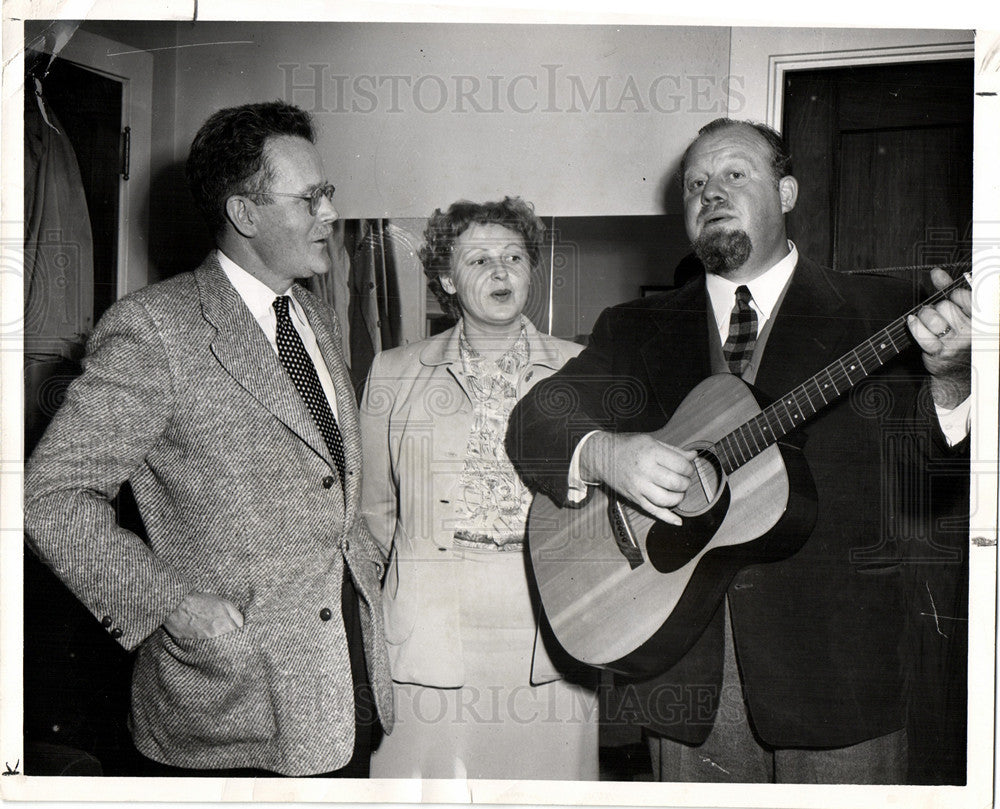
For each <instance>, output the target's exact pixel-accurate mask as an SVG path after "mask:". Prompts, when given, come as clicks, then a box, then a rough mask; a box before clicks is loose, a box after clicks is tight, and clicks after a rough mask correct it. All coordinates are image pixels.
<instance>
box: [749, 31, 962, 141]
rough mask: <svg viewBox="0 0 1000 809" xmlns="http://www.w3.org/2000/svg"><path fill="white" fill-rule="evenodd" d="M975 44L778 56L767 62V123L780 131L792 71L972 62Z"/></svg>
mask: <svg viewBox="0 0 1000 809" xmlns="http://www.w3.org/2000/svg"><path fill="white" fill-rule="evenodd" d="M975 51H976V45H975V43H974V42H948V43H942V44H928V45H900V46H893V47H884V48H860V49H857V50H841V51H817V52H814V53H789V54H776V55H772V56H769V57H768V60H767V121H766V123H767V124H768V126H771V127H773V128H774V129H776V130H778V131H779V132H780V131H781V116H782V112H783V110H784V101H785V94H784V86H785V73H788V72H790V71H793V70H816V69H819V68H836V67H853V66H855V65H888V64H895V63H900V62H935V61H941V60H944V59H972V58H974V56H975Z"/></svg>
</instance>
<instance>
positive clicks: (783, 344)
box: [507, 119, 971, 783]
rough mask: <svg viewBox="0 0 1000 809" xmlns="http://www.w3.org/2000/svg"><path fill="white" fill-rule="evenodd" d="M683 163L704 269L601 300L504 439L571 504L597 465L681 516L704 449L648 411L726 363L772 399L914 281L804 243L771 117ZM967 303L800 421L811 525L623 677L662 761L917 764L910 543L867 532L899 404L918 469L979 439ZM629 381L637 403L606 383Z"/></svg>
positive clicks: (869, 323)
mask: <svg viewBox="0 0 1000 809" xmlns="http://www.w3.org/2000/svg"><path fill="white" fill-rule="evenodd" d="M681 175H682V177H681V182H682V193H683V204H684V210H685V224H686V227H687V231H688V236H689V238H690V239H691V241H692V244H693V248H694V251H695V253H696V255H697V256H698V258H699V259H700V260H701V263H702V264H703V266H704V270H705V272H704V274H701V275H699V276H698V277H696V278H694V279H692V280H690V281H688V282H687V283H686V284H684V285H683V286H681V287H679V288H677V289H674V290H671V291H668V292H665V293H663V294H660V295H657V296H654V297H651V298H644V299H641V300H638V301H632V302H630V303H625V304H621V305H619V306H615V307H612V308H610V309H608V310H606V311H605V312H604V313H603V314H602V315H601V316H600V318H599V319H598V321H597V323H596V325H595V327H594V330H593V334H592V336H591V342H590V345H589V346H588V348H587V349H586V350H585V351H583V352H582V353H581V354H580V355H579V357H577V358H576V359H573V360H570V361H569V362H568V363H567V364H566V365H565V366H564V368H563V369H562V370H561V371H559V372H558V373H556V374H555V375H553V376H552V377H550V378H549V379H547V380H545V381H543V382H541V383H540V384H538V385H537V386H536V387H534V388H533V389H532V390H531V392H530V393H529V394H528V395H527V396H526V397H525V398H523V399H522V400H521V402H520V403H519V404H518V406H517V407H516V408H515V410H514V412H513V414H512V415H511V418H510V428H509V431H508V435H507V449H508V454H509V455H510V457H511V458H512V459H513V461H514V463H515V465H517V466H518V468H519V471H520V472H521V474H522V476H523V477H524V478H525V479H526V480H527V481H528V483H529V485H531V486H532V487H533V488H536V489H538V490H540V491H542V492H544V493H545V494H547V495H548V496H549V497H551V498H552V499H553V500H554V501H555V502H556V503H557V504H561V505H565V506H570V505H572V504H573V503H579V502H581V501H584V500H585V499H586V498H587V497H589V496H590V491H591V489H592V488H593V487H594V486H598V485H600V486H604V487H607V488H609V489H611V490H613V491H614V492H616V493H617V494H618V495H619V496H620V497H622V498H624V499H625V500H627V501H630V502H631V503H632V504H634V505H636V506H638V508H640V509H642V510H643V511H645V512H647V513H648V514H650V515H652V516H653V517H655V518H656V519H658V520H660V521H662V522H665V523H670V524H680V522H681V518H680V517H679V516H678V515H677V514H676V513H675V511H674V510H673V509H674V508H675V507H676V506H677V505H678V504H679V503H680V502H681V500H682V498H683V497H684V494H685V492H686V491H687V489H688V487H689V486H690V485H691V483H692V479H693V475H694V474H695V471H694V467H693V465H692V460H693V458H694V457H695V456H694V453H693V452H692V451H690V450H687V449H684V448H681V447H676V446H671V445H669V444H666V443H664V442H662V441H659V440H657V439H656V438H655V437H654V436H653V435H651V433H652V432H654V431H657V430H659V429H660V428H661V427H662V426H663V425H664V424H665V423H666V422H667V421H668V419H669V418H670V417H671V415H672V414H673V413H674V411H675V410H676V409H677V408H678V406H679V405H680V403H681V402H682V400H683V398H684V397H685V395H686V394H687V393H688V392H689V391H690V390H691V389H692V388H694V387H695V386H696V385H697V384H698V383H699V382H701V381H703V380H704V379H706V378H707V377H708V376H710V375H712V374H715V373H725V372H729V373H733V374H736V375H739V376H741V377H742V379H743V380H744V381H745V382H747V383H751V384H753V385H754V386H755V388H756V389H757V390H758V391H760V393H761V394H762V395H763V396H764V397H765V398H766V399H772V400H773V399H774V398H776V397H780V396H782V395H783V394H785V393H786V392H788V391H791V390H793V389H794V388H795V387H797V386H798V385H800V384H802V383H803V382H804V381H805V380H806V379H808V378H809V377H810V376H811V375H813V374H815V373H817V372H819V371H820V370H821V369H823V368H824V367H826V366H827V365H828V364H830V363H832V362H833V361H835V360H836V359H837V358H839V357H840V356H842V355H843V354H844V353H846V352H848V351H850V350H852V349H853V348H855V347H856V346H857V345H858V344H860V343H861V342H863V341H864V340H867V339H868V338H869V337H870V336H872V335H873V334H875V333H876V332H878V331H879V330H880V329H882V328H883V327H884V326H885V325H886V324H888V323H889V322H890V321H892V320H894V319H895V318H898V317H900V316H901V315H902V314H903V313H904V312H906V311H908V310H909V309H910V308H911V307H913V305H914V303H915V301H914V300H913V289H912V287H911V285H909V284H904V283H900V282H898V281H895V280H892V279H887V278H883V277H871V276H847V275H843V274H838V273H835V272H832V271H830V270H827V269H824V268H822V267H819V266H818V265H816V264H815V263H813V262H812V261H810V260H809V259H808V258H806V257H805V256H803V255H801V254H800V253H799V252H798V250H797V249H796V247H795V245H794V244H793V243H792V242H791V241H789V240H788V237H787V235H786V230H785V214H787V213H788V212H789V211H790V210H792V208H793V207H794V206H795V202H796V199H797V197H798V191H799V189H798V183H797V182H796V180H795V178H794V177H793V176H792V173H791V166H790V159H789V155H788V153H787V150H786V148H785V146H784V144H783V143H782V140H781V137H780V135H778V134H777V133H776V132H774V131H773V130H771V129H769V128H768V127H765V126H762V125H759V124H753V123H750V122H744V121H733V120H729V119H718V120H716V121H713V122H712V123H710V124H708V125H707V126H705V127H703V128H702V129H701V130H700V132H699V133H698V137H697V138H696V139H695V140H694V141H693V143H692V144H691V145H690V146H689V147H688V149H687V151H686V152H685V154H684V158H683V161H682V166H681ZM931 279H932V281H933V283H934V285H935V286H936V287H937V288H938V289H942V288H944V287H945V286H947V285H948V284H949V283H950V280H951V279H950V278H949V277H948V275H947V273H944V272H943V271H941V270H939V269H937V270H934V271H933V272H932V274H931ZM970 311H971V294H970V292H969V290H967V289H966V290H959V291H954V292H952V293H951V294H950V295H948V296H946V297H944V299H943V300H941V301H940V302H938V303H937V304H936V305H934V306H925V307H923V308H921V309H920V310H919V311H918V312H917V313H916V315H913V316H910V317H908V319H907V325H908V327H909V330H910V332H911V334H912V336H913V338H914V341H915V342H916V343H917V345H918V346H919V349H920V351H919V352H918V351H916V350H913V351H912V352H910V353H909V355H907V354H906V353H905V352H904V356H902V357H900V358H898V359H897V361H896V362H894V363H893V364H891V365H889V366H888V367H886V368H884V369H882V370H880V371H879V372H878V373H877V374H875V375H874V376H873V377H871V378H870V379H869V380H867V382H865V383H862V385H859V387H858V389H856V391H857V390H860V389H861V388H862V386H863V385H865V384H869V383H870V384H871V385H876V386H878V388H877V390H878V391H879V395H880V397H881V398H880V401H882V402H884V403H885V407H883V408H875V407H860V406H858V403H859V402H861V401H865V397H864V395H862V396H855V395H853V394H852V395H851V396H842V397H840V398H839V399H838V400H837V401H834V402H831V404H830V405H829V406H828V407H825V408H823V409H822V410H821V411H820V412H819V414H818V415H816V416H815V417H814V418H812V419H811V420H810V421H809V422H808V423H807V424H806V426H805V428H804V429H803V430H799V431H796V433H795V434H794V435H795V436H796V438H797V440H798V441H800V442H801V443H802V452H803V454H804V456H805V460H806V462H807V464H808V467H809V469H810V470H811V472H812V477H813V478H814V481H815V488H816V499H817V502H816V520H815V527H814V528H813V529H812V531H811V532H810V533H809V535H808V536H807V537H803V542H802V545H801V548H800V549H799V550H798V551H797V552H796V553H794V554H793V555H791V556H790V557H788V558H785V559H783V560H780V561H771V562H768V563H760V564H749V565H748V566H746V567H744V568H743V569H742V570H740V571H739V572H738V573H737V574H736V575H735V577H734V578H733V580H732V582H731V583H730V584H729V586H728V589H727V590H726V596H725V598H724V599H723V600H722V601H721V603H720V604H719V606H718V608H717V609H716V610H715V613H714V617H713V618H712V619H711V620H710V621H709V623H708V625H707V628H706V629H705V630H704V632H702V633H701V635H700V636H699V637H698V638H697V640H696V641H695V642H694V644H693V646H692V647H691V648H690V649H689V650H688V651H687V652H686V653H685V654H684V655H683V656H682V657H681V658H680V659H679V660H678V661H677V662H676V663H674V664H673V665H672V666H670V668H669V669H668V670H667V671H666V672H665V673H664V674H662V675H661V676H658V677H656V678H655V679H652V680H646V681H640V682H636V683H631V684H630V685H629V686H628V688H630V689H632V690H631V697H632V698H631V700H630V702H629V706H630V709H631V710H634V711H636V712H637V713H638V715H639V720H638V721H639V723H640V724H641V725H642V726H643V727H644V729H645V731H646V736H647V739H648V741H649V748H650V753H651V757H652V764H653V770H654V775H655V776H656V777H658V778H660V779H661V780H667V781H731V782H736V783H740V782H742V783H747V782H777V783H782V782H784V783H905V782H906V778H907V738H906V727H905V725H906V710H907V703H906V701H907V683H906V671H907V663H908V661H907V660H906V651H905V649H904V648H903V643H902V641H903V638H904V636H905V625H906V621H907V604H906V598H905V577H904V576H903V572H902V570H901V568H902V564H901V562H902V559H901V553H900V554H895V555H894V552H893V551H891V550H890V549H889V548H888V547H887V548H886V549H885V552H884V553H880V554H872V553H870V552H866V550H870V549H872V548H878V547H880V546H881V545H883V544H886V543H885V538H886V532H887V528H886V526H887V525H889V524H890V523H891V521H892V519H893V518H894V513H893V512H892V508H891V506H892V504H891V503H890V502H889V498H887V497H886V496H885V492H886V485H885V481H887V480H892V479H893V477H892V476H893V475H895V474H897V473H898V470H897V469H896V468H895V467H894V465H893V464H894V462H892V463H891V462H890V461H889V460H888V458H889V453H887V452H885V447H886V443H887V439H886V435H887V432H886V426H887V425H890V424H891V425H893V426H894V427H893V428H894V429H895V426H896V425H899V424H905V425H907V429H908V430H911V431H912V432H913V433H914V434H915V435H916V437H917V440H916V441H915V443H916V444H918V445H919V446H920V447H921V450H920V452H918V453H916V454H915V456H914V457H911V458H910V459H909V463H910V464H912V465H913V466H915V467H917V468H918V469H925V468H926V463H927V461H928V459H930V458H936V457H953V456H955V455H958V454H960V453H962V452H963V451H966V450H967V446H968V443H967V441H966V438H967V435H968V429H969V427H968V418H969V406H970V405H969V392H970V373H969V368H970V358H971V352H970V317H969V314H970ZM918 357H919V358H918ZM920 358H922V361H923V362H922V367H921V362H920ZM623 384H624V385H627V386H628V387H629V390H630V391H631V393H632V396H631V397H630V400H629V402H628V403H627V406H626V407H622V406H621V401H622V397H621V396H616V395H611V394H612V393H613V392H612V391H611V390H610V389H611V388H612V386H615V385H617V386H618V387H619V389H620V388H621V386H622V385H623ZM922 388H923V389H924V390H925V391H926V392H925V393H924V395H922V394H921V389H922ZM927 394H929V396H928V395H927ZM931 400H932V401H933V405H932V406H931V405H930V404H929V402H930V401H931ZM556 401H558V402H560V403H561V404H560V407H558V408H557V407H553V406H552V403H554V402H556ZM567 402H568V403H569V405H568V406H567V405H566V403H567ZM890 467H893V468H890ZM609 541H610V540H609ZM896 550H897V551H898V549H896ZM640 608H641V606H638V605H637V609H640Z"/></svg>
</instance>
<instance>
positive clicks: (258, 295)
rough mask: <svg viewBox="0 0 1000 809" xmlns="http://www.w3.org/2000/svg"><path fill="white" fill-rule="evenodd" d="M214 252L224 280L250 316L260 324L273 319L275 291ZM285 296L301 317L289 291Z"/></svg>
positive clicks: (293, 297)
mask: <svg viewBox="0 0 1000 809" xmlns="http://www.w3.org/2000/svg"><path fill="white" fill-rule="evenodd" d="M216 252H217V253H218V257H219V266H220V267H222V271H223V272H224V273H225V274H226V278H228V279H229V283H231V284H232V285H233V287H234V288H235V289H236V292H237V294H238V295H239V296H240V297H241V298H242V299H243V303H245V304H246V305H247V309H249V310H250V314H252V315H253V316H254V319H255V320H257V322H262V321H266V320H267V319H269V318H272V317H274V309H273V308H272V306H273V304H274V299H275V298H277V297H278V295H277V294H276V293H275V291H274V290H273V289H271V288H270V287H269V286H268V285H267V284H265V283H264V282H263V281H261V280H259V279H257V278H254V277H253V276H252V275H251V274H250V273H248V272H247V271H246V270H244V269H243V268H242V267H241V266H240V265H239V264H237V263H236V262H235V261H233V260H232V259H231V258H230V257H229V256H227V255H226V254H225V253H223V252H222V251H221V250H217V251H216ZM285 295H286V296H287V297H288V298H290V299H291V301H292V307H293V308H294V309H295V311H296V313H297V314H299V315H300V316H301V314H302V313H301V311H300V308H299V303H298V301H297V300H295V296H294V295H293V294H291V289H289V291H288V292H286V293H285Z"/></svg>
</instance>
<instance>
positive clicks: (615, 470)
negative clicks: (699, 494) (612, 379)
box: [580, 432, 695, 525]
mask: <svg viewBox="0 0 1000 809" xmlns="http://www.w3.org/2000/svg"><path fill="white" fill-rule="evenodd" d="M694 457H695V452H694V451H692V450H682V449H679V448H678V447H673V446H670V445H669V444H664V443H663V442H662V441H657V440H656V439H655V438H653V437H652V436H651V435H649V434H647V433H620V434H616V433H609V432H598V433H594V434H593V435H592V436H590V437H589V438H588V439H587V441H586V443H585V444H584V445H583V448H582V449H581V451H580V472H581V477H582V478H583V479H584V480H585V481H587V482H589V483H606V484H607V485H608V486H610V487H611V488H612V489H614V490H615V491H616V492H618V494H620V495H622V496H623V497H625V498H626V499H628V500H631V501H632V502H633V503H635V504H636V505H637V506H639V508H641V509H642V510H643V511H646V512H647V513H649V514H650V515H651V516H653V517H655V518H656V519H658V520H661V521H662V522H666V523H670V524H672V525H680V524H681V518H680V517H678V516H677V515H676V514H674V513H673V512H672V511H670V509H671V508H673V507H674V506H676V505H677V504H678V503H680V502H681V500H682V499H683V498H684V493H685V492H686V491H687V489H688V487H689V486H690V485H691V481H692V479H693V476H694V474H695V469H694V465H693V464H692V460H693V459H694Z"/></svg>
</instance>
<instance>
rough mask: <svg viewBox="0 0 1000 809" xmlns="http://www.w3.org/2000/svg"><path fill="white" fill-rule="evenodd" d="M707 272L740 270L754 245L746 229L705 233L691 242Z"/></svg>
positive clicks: (717, 273) (721, 272) (723, 273)
mask: <svg viewBox="0 0 1000 809" xmlns="http://www.w3.org/2000/svg"><path fill="white" fill-rule="evenodd" d="M691 247H692V248H693V249H694V253H695V255H696V256H698V258H699V259H701V263H702V265H703V266H704V267H705V271H706V272H710V273H715V274H716V275H726V274H728V273H731V272H733V271H734V270H738V269H739V268H740V267H742V266H743V265H744V264H746V261H747V259H748V258H750V251H751V250H752V249H753V245H752V244H751V243H750V236H749V235H748V234H747V232H746V231H745V230H725V231H721V232H713V233H707V234H706V233H703V234H701V235H700V236H699V237H698V238H697V239H695V240H694V241H693V242H692V243H691Z"/></svg>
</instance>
